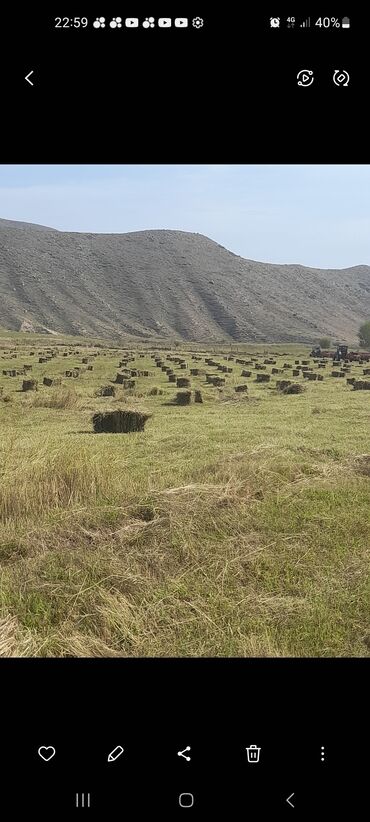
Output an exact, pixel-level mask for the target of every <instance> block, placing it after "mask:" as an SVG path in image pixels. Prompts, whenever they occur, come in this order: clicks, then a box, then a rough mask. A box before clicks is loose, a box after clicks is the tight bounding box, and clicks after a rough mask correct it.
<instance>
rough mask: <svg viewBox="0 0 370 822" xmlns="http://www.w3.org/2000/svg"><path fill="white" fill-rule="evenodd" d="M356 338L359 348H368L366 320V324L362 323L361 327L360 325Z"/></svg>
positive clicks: (369, 328)
mask: <svg viewBox="0 0 370 822" xmlns="http://www.w3.org/2000/svg"><path fill="white" fill-rule="evenodd" d="M358 338H359V341H360V346H361V348H368V347H370V320H367V321H366V323H362V325H360V328H359V330H358Z"/></svg>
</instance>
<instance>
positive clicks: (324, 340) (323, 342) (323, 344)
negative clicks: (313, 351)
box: [319, 337, 331, 349]
mask: <svg viewBox="0 0 370 822" xmlns="http://www.w3.org/2000/svg"><path fill="white" fill-rule="evenodd" d="M330 343H331V340H330V337H321V338H320V339H319V346H320V348H324V349H325V348H330Z"/></svg>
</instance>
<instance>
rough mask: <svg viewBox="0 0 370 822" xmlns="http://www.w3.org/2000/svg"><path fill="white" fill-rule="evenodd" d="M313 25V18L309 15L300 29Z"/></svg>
mask: <svg viewBox="0 0 370 822" xmlns="http://www.w3.org/2000/svg"><path fill="white" fill-rule="evenodd" d="M310 25H311V18H310V17H307V20H304V21H303V23H301V24H300V26H299V28H300V29H309V28H310Z"/></svg>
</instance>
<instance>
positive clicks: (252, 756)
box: [245, 745, 261, 762]
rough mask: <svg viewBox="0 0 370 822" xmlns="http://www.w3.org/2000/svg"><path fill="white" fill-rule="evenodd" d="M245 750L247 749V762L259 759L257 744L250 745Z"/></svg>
mask: <svg viewBox="0 0 370 822" xmlns="http://www.w3.org/2000/svg"><path fill="white" fill-rule="evenodd" d="M245 750H246V751H247V757H248V762H259V761H260V753H261V748H257V745H250V746H249V748H246V749H245Z"/></svg>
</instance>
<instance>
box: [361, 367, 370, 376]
mask: <svg viewBox="0 0 370 822" xmlns="http://www.w3.org/2000/svg"><path fill="white" fill-rule="evenodd" d="M362 373H363V375H364V377H368V376H370V368H363V370H362Z"/></svg>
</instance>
